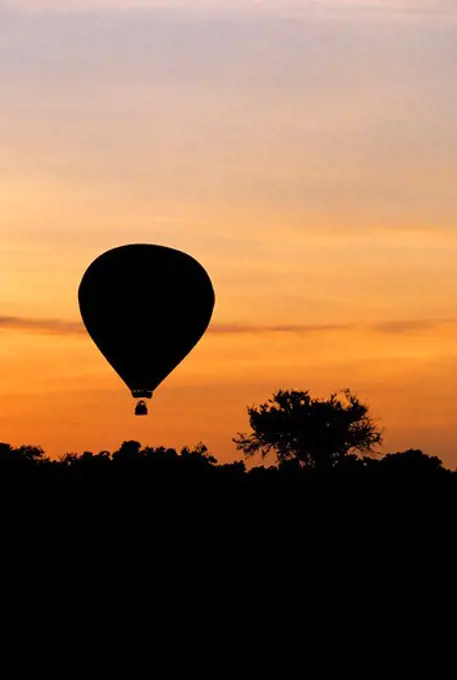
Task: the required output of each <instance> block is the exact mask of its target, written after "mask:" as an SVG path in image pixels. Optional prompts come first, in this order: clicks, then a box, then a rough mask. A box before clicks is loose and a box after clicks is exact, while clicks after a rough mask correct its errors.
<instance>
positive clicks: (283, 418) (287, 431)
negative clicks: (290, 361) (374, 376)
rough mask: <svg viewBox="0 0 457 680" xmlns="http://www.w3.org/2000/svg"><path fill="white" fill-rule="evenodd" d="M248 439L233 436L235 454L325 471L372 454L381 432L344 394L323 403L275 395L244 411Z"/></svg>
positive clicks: (289, 393)
mask: <svg viewBox="0 0 457 680" xmlns="http://www.w3.org/2000/svg"><path fill="white" fill-rule="evenodd" d="M248 414H249V424H250V426H251V429H252V432H251V433H250V434H241V433H238V437H236V438H234V439H233V441H234V442H235V444H236V446H237V449H238V450H240V451H243V452H244V454H245V455H246V456H253V455H254V454H255V453H258V452H260V454H261V455H262V457H263V458H264V457H265V456H266V455H267V454H268V453H270V452H273V453H274V454H275V455H276V457H277V459H278V461H279V462H280V463H283V462H287V461H292V460H296V461H297V462H299V463H300V464H301V465H302V466H308V467H313V468H328V467H331V466H333V465H335V464H336V463H338V462H340V461H341V459H343V458H344V457H348V456H349V455H351V454H367V453H373V447H374V446H375V445H377V444H381V443H382V431H381V430H380V429H378V427H377V426H376V424H375V422H374V421H373V420H372V418H371V417H370V415H369V414H368V406H366V405H365V404H362V403H361V402H360V401H359V399H358V398H357V397H356V396H355V395H354V394H352V393H351V391H350V390H344V391H343V392H341V393H340V396H339V395H338V394H337V393H335V394H331V395H330V397H329V398H328V399H313V398H312V397H311V395H310V393H309V392H307V391H306V392H300V391H296V390H279V391H278V392H276V393H275V394H274V395H273V398H272V399H270V400H269V401H268V402H266V403H264V404H261V405H260V406H259V407H257V408H256V407H254V406H253V407H251V408H248Z"/></svg>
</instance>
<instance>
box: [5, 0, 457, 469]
mask: <svg viewBox="0 0 457 680" xmlns="http://www.w3.org/2000/svg"><path fill="white" fill-rule="evenodd" d="M140 5H141V6H140ZM456 83H457V3H456V1H455V0H448V1H446V0H353V1H352V0H296V1H295V2H293V1H291V2H289V0H276V1H274V0H264V1H261V0H258V1H257V2H255V1H253V0H252V1H248V0H213V1H211V0H181V1H180V2H178V1H172V0H170V1H167V0H162V2H157V1H152V0H149V1H148V0H143V2H141V0H137V1H136V2H133V1H128V0H71V1H70V0H54V1H51V0H29V1H27V0H9V1H8V2H5V1H4V0H0V283H1V285H0V441H9V442H11V443H12V444H14V445H19V444H22V443H30V444H41V445H42V446H43V447H44V448H45V449H46V451H47V452H48V453H49V454H50V455H52V456H58V455H60V454H63V453H65V452H67V451H82V450H84V449H90V450H93V451H99V450H100V449H110V450H114V449H115V448H117V447H118V446H119V444H120V443H121V442H122V441H123V440H125V439H138V440H140V441H141V442H142V443H143V444H151V445H161V444H164V445H166V446H176V447H179V446H182V445H184V444H189V445H192V444H195V443H197V442H198V441H200V440H203V441H204V442H205V443H206V444H207V445H208V447H209V448H210V450H211V451H212V452H213V453H214V454H215V455H216V457H217V458H218V459H219V460H225V461H228V460H233V459H236V458H240V457H241V454H239V453H238V452H237V451H236V449H235V446H234V445H233V444H232V442H231V439H232V437H233V436H235V435H236V433H237V432H238V431H243V430H246V429H247V427H248V422H247V414H246V406H247V405H248V404H252V403H260V402H262V401H265V400H267V399H268V398H269V397H270V396H271V394H272V393H273V391H274V390H276V389H278V388H289V387H290V388H292V387H293V388H297V389H309V390H311V392H312V393H313V395H315V396H322V397H325V396H328V394H329V393H330V392H333V391H337V390H339V389H343V388H345V387H350V388H351V389H352V390H353V391H355V392H356V393H357V394H358V395H359V396H360V397H361V398H362V399H363V400H364V401H367V402H368V403H369V404H370V406H371V410H372V413H373V415H374V416H376V417H377V418H378V419H379V421H380V424H381V425H382V426H383V427H384V428H385V446H384V448H383V450H384V451H385V452H388V451H399V450H404V449H405V448H409V447H414V448H422V449H423V450H424V451H426V452H427V453H430V454H434V455H439V456H440V457H441V458H442V459H443V461H444V462H445V464H446V465H448V466H451V467H456V466H457V441H456V440H457V400H456V399H455V391H456V389H455V385H456V382H457V310H456V305H457V267H456V262H457V191H456V185H457V87H456ZM131 242H148V243H158V244H163V245H168V246H172V247H176V248H179V249H181V250H184V251H186V252H188V253H190V254H191V255H193V256H194V257H196V258H197V259H198V260H199V261H200V262H201V263H202V264H203V265H204V266H205V268H206V269H207V271H208V272H209V274H210V276H211V278H212V280H213V283H214V287H215V290H216V296H217V303H216V309H215V315H214V319H213V323H212V326H211V328H210V330H209V332H208V333H207V335H206V336H205V337H204V338H203V340H202V341H201V342H200V344H199V345H198V347H197V348H196V349H195V350H194V352H193V353H192V354H191V355H190V356H189V357H188V358H187V359H186V360H185V361H184V362H183V364H182V365H181V366H179V367H178V368H177V369H176V371H175V372H174V373H173V374H172V375H171V376H170V377H169V379H167V381H166V382H165V383H164V384H163V385H162V386H161V387H160V388H159V389H158V390H157V392H156V394H155V396H154V400H153V402H151V407H150V416H149V418H147V419H144V418H143V419H142V418H134V417H133V405H134V404H133V400H132V399H131V397H130V394H129V392H128V390H127V388H126V387H125V386H124V385H123V383H122V382H121V381H120V379H119V378H118V377H117V375H116V374H115V373H114V371H113V370H112V369H111V368H110V366H109V365H108V364H107V363H106V362H105V360H104V358H103V357H102V356H101V355H100V354H99V352H98V350H97V349H96V348H95V346H94V345H93V344H92V342H91V340H90V338H89V337H88V336H87V335H86V334H85V332H84V330H83V328H82V326H81V322H80V316H79V310H78V303H77V288H78V285H79V282H80V279H81V276H82V274H83V273H84V271H85V269H86V267H87V266H88V265H89V264H90V262H91V261H92V260H93V259H94V258H95V257H96V256H97V255H99V254H100V253H102V252H103V251H105V250H107V249H109V248H111V247H114V246H117V245H121V244H125V243H131Z"/></svg>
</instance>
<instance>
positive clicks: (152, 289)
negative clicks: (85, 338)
mask: <svg viewBox="0 0 457 680" xmlns="http://www.w3.org/2000/svg"><path fill="white" fill-rule="evenodd" d="M78 298H79V308H80V311H81V316H82V319H83V322H84V325H85V326H86V329H87V331H88V333H89V335H90V336H91V338H92V340H93V341H94V342H95V344H96V345H97V347H98V348H99V350H100V351H101V352H102V354H103V355H104V356H105V358H106V359H107V361H108V362H109V363H110V364H111V366H112V367H113V368H114V370H115V371H116V372H117V373H118V374H119V376H120V377H121V378H122V380H123V381H124V382H125V384H126V385H127V387H128V388H129V389H130V391H131V393H132V396H133V397H134V398H136V399H140V400H141V401H139V402H138V404H137V407H136V410H135V413H136V414H137V415H146V414H147V408H146V402H145V401H144V399H150V398H151V397H152V393H153V392H154V390H155V389H156V388H157V387H158V385H160V383H161V382H162V381H163V380H164V379H165V378H166V377H167V376H168V375H169V374H170V373H171V371H173V369H174V368H176V366H177V365H178V364H179V363H180V362H181V361H182V360H183V359H184V357H186V356H187V354H189V352H190V351H191V350H192V348H193V347H194V346H195V345H196V344H197V342H198V341H199V340H200V338H201V337H202V335H203V334H204V332H205V331H206V329H207V327H208V325H209V322H210V320H211V315H212V312H213V308H214V299H215V298H214V290H213V286H212V284H211V280H210V278H209V276H208V274H207V273H206V271H205V270H204V269H203V267H202V266H201V265H200V264H199V263H198V262H197V261H196V260H194V258H192V257H190V255H186V254H185V253H182V252H181V251H179V250H174V249H172V248H166V247H164V246H157V245H147V244H131V245H126V246H120V247H118V248H113V249H112V250H108V251H107V252H106V253H103V254H102V255H100V256H99V257H98V258H97V259H96V260H94V262H92V264H91V265H90V266H89V267H88V269H87V271H86V272H85V274H84V276H83V278H82V280H81V283H80V286H79V291H78Z"/></svg>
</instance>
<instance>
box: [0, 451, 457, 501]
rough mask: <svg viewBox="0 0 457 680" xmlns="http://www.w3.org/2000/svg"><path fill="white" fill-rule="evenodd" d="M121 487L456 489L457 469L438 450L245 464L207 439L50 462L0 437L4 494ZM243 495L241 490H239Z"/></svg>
mask: <svg viewBox="0 0 457 680" xmlns="http://www.w3.org/2000/svg"><path fill="white" fill-rule="evenodd" d="M45 488H46V489H47V490H48V491H52V492H56V493H59V492H65V493H67V492H69V491H70V490H71V491H74V492H81V493H83V494H87V493H90V492H91V491H96V492H97V493H99V494H104V493H109V491H110V490H116V492H117V491H119V490H122V493H123V494H130V495H133V496H135V497H136V498H137V499H138V498H140V497H148V496H150V497H153V496H154V494H157V495H163V494H164V493H165V492H166V493H169V492H170V491H173V490H179V491H180V493H186V494H190V495H198V493H200V492H202V491H206V492H214V493H216V494H217V493H219V492H221V490H224V489H225V490H228V491H229V492H230V493H236V494H240V493H245V492H246V491H247V490H248V491H249V493H251V494H260V495H268V494H271V495H272V496H274V495H275V494H276V493H278V492H284V491H287V494H292V495H294V496H303V497H305V496H307V495H313V494H314V493H315V492H316V490H317V489H318V490H319V491H320V492H322V491H325V490H327V491H329V490H330V489H331V490H332V491H340V492H341V491H345V492H349V490H352V491H353V490H355V489H358V490H363V489H365V490H370V491H373V490H375V489H378V490H379V489H382V490H384V491H386V492H387V491H388V492H389V493H392V492H395V491H402V492H404V493H405V494H406V493H411V492H414V491H415V490H416V491H421V492H422V491H424V490H426V491H428V492H432V491H433V492H435V491H437V490H438V489H440V490H441V491H443V492H447V491H448V490H452V492H453V493H454V492H455V493H456V494H457V472H454V471H451V470H449V469H447V468H445V467H444V466H443V464H442V461H441V460H440V459H439V458H437V457H436V456H429V455H427V454H425V453H423V452H422V451H419V450H413V449H410V450H408V451H404V452H399V453H390V454H387V455H385V456H383V457H381V458H377V457H371V456H363V457H357V456H356V455H355V454H353V455H345V456H344V457H342V458H341V460H339V461H337V462H335V463H334V464H333V465H332V466H331V467H327V468H319V467H310V466H304V465H302V464H301V462H300V461H299V460H298V459H292V460H283V461H280V462H279V463H278V464H275V465H270V466H265V465H261V466H257V467H252V468H250V469H247V467H246V465H245V463H244V461H242V460H239V461H235V462H233V463H225V464H221V463H219V462H218V461H217V459H216V457H215V456H214V455H212V454H211V453H210V452H209V451H208V449H207V448H206V446H205V445H204V444H202V443H200V444H198V445H197V446H195V447H193V448H189V447H184V448H182V449H181V450H180V451H179V452H178V451H176V450H175V449H172V448H166V447H163V446H161V447H156V448H154V447H150V446H146V447H142V445H141V444H140V442H137V441H125V442H123V444H122V445H121V446H120V447H119V449H118V450H116V451H114V452H109V451H100V452H98V453H93V452H91V451H84V452H83V453H66V454H64V455H62V456H61V457H60V458H59V459H57V460H51V459H50V458H49V457H48V456H46V453H45V452H44V451H43V449H42V448H40V447H39V446H30V445H27V446H20V447H13V446H12V445H10V444H7V443H0V490H1V492H2V494H3V495H5V494H8V493H10V494H11V493H12V492H14V493H15V494H19V495H20V494H21V492H23V491H27V492H30V491H31V490H32V489H33V491H34V492H39V491H40V489H41V490H44V489H45ZM238 497H239V496H238Z"/></svg>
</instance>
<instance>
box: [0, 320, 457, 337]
mask: <svg viewBox="0 0 457 680" xmlns="http://www.w3.org/2000/svg"><path fill="white" fill-rule="evenodd" d="M446 325H457V319H406V320H400V321H386V322H381V323H373V324H356V323H347V324H344V323H341V324H276V325H275V324H271V325H268V324H267V325H250V324H245V323H225V324H224V323H214V324H212V325H211V326H210V328H209V329H208V332H209V333H212V334H216V335H262V334H266V333H290V334H299V335H306V334H308V333H331V332H338V331H355V330H367V331H372V332H376V333H381V334H389V335H390V334H399V335H400V334H402V333H411V332H423V331H428V330H433V329H434V328H439V327H442V326H446ZM0 328H1V329H3V330H10V331H20V332H25V333H39V334H42V335H84V334H85V333H86V331H85V328H84V326H83V324H82V323H81V322H79V321H67V320H65V319H39V318H29V317H19V316H0Z"/></svg>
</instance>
